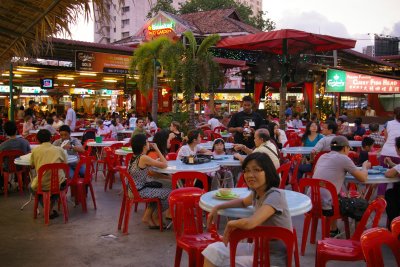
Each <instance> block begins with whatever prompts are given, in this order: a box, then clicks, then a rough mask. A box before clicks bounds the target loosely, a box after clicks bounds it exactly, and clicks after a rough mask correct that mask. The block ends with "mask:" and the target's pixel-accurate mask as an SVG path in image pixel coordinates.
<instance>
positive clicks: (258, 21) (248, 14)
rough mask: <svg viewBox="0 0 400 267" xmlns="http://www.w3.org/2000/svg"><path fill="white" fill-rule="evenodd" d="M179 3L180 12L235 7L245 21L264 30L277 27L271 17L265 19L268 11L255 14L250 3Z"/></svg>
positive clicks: (232, 0)
mask: <svg viewBox="0 0 400 267" xmlns="http://www.w3.org/2000/svg"><path fill="white" fill-rule="evenodd" d="M179 5H180V8H179V13H180V14H187V13H194V12H199V11H207V10H214V9H227V8H235V9H236V12H237V13H238V14H239V17H240V18H241V19H242V20H243V22H244V23H247V24H250V25H252V26H254V27H256V28H257V29H260V30H262V31H265V30H267V31H270V30H273V29H275V22H273V21H272V20H271V19H264V16H265V15H266V12H262V11H260V12H259V13H258V14H253V11H252V9H251V8H250V7H249V6H248V5H246V4H244V3H240V2H238V1H235V0H189V1H187V2H184V3H179Z"/></svg>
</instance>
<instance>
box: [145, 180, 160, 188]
mask: <svg viewBox="0 0 400 267" xmlns="http://www.w3.org/2000/svg"><path fill="white" fill-rule="evenodd" d="M145 187H149V188H161V187H162V183H160V182H157V181H150V182H145V183H144V187H143V188H145Z"/></svg>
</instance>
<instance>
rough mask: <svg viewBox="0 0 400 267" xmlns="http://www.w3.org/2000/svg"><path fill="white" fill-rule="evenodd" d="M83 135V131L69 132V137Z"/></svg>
mask: <svg viewBox="0 0 400 267" xmlns="http://www.w3.org/2000/svg"><path fill="white" fill-rule="evenodd" d="M82 136H83V132H72V133H71V137H82Z"/></svg>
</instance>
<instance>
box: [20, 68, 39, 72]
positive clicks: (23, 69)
mask: <svg viewBox="0 0 400 267" xmlns="http://www.w3.org/2000/svg"><path fill="white" fill-rule="evenodd" d="M17 70H18V71H25V72H38V70H37V69H28V68H17Z"/></svg>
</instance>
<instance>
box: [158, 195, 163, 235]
mask: <svg viewBox="0 0 400 267" xmlns="http://www.w3.org/2000/svg"><path fill="white" fill-rule="evenodd" d="M157 209H158V223H159V224H160V231H161V232H162V231H163V228H164V225H163V220H162V209H161V201H160V200H158V201H157Z"/></svg>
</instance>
